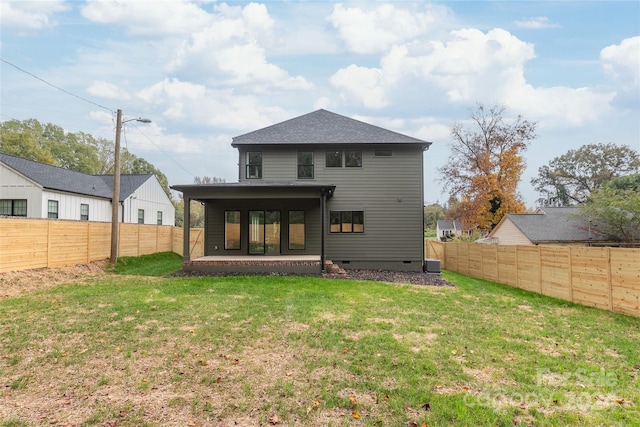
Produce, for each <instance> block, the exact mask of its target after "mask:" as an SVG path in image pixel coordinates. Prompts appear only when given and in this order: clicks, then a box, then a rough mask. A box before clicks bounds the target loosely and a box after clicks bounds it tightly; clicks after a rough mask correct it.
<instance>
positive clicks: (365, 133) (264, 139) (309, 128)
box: [231, 109, 431, 148]
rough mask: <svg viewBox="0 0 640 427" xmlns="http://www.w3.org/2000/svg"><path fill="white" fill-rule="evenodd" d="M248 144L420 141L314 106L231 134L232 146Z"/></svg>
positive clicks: (405, 142)
mask: <svg viewBox="0 0 640 427" xmlns="http://www.w3.org/2000/svg"><path fill="white" fill-rule="evenodd" d="M252 144H421V145H423V146H424V147H425V148H426V147H429V145H431V142H427V141H423V140H420V139H417V138H413V137H410V136H407V135H403V134H400V133H397V132H393V131H390V130H387V129H383V128H381V127H378V126H374V125H370V124H368V123H364V122H361V121H359V120H355V119H351V118H349V117H345V116H341V115H340V114H336V113H332V112H330V111H327V110H322V109H321V110H317V111H314V112H312V113H308V114H305V115H302V116H299V117H295V118H293V119H290V120H286V121H284V122H281V123H277V124H275V125H272V126H268V127H266V128H263V129H259V130H256V131H253V132H249V133H246V134H244V135H240V136H236V137H235V138H233V142H232V143H231V145H232V146H234V147H235V146H238V145H252Z"/></svg>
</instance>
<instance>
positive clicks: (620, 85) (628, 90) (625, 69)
mask: <svg viewBox="0 0 640 427" xmlns="http://www.w3.org/2000/svg"><path fill="white" fill-rule="evenodd" d="M600 60H601V61H602V66H603V68H604V71H605V73H606V74H607V75H608V76H609V77H610V78H611V79H612V81H613V82H614V83H615V84H616V86H617V88H616V92H617V95H616V100H615V101H614V102H615V103H616V104H617V105H620V106H623V107H628V108H640V36H638V37H631V38H628V39H624V40H622V42H621V43H620V44H617V45H611V46H607V47H605V48H604V49H602V50H601V51H600Z"/></svg>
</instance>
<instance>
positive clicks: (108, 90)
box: [87, 80, 131, 100]
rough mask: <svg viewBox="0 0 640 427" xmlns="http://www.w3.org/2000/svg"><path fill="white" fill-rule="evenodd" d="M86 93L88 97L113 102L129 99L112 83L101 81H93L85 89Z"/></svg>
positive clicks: (127, 94) (124, 92)
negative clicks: (111, 100) (97, 97)
mask: <svg viewBox="0 0 640 427" xmlns="http://www.w3.org/2000/svg"><path fill="white" fill-rule="evenodd" d="M87 93H88V94H89V95H93V96H99V97H101V98H106V99H113V100H127V99H130V98H131V96H129V93H127V91H125V90H122V89H121V88H119V87H118V86H116V85H114V84H112V83H108V82H105V81H102V80H96V81H93V82H92V83H91V85H90V86H89V87H88V88H87Z"/></svg>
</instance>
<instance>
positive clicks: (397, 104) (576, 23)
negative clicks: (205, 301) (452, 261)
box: [0, 0, 640, 207]
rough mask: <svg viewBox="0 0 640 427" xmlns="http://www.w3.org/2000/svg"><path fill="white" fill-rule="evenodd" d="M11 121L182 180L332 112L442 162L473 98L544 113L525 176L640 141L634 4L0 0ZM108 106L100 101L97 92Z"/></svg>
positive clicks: (224, 167) (438, 188)
mask: <svg viewBox="0 0 640 427" xmlns="http://www.w3.org/2000/svg"><path fill="white" fill-rule="evenodd" d="M0 7H1V8H2V9H1V10H0V17H1V18H0V19H1V38H0V55H1V57H2V59H3V60H5V61H8V62H9V63H11V64H14V65H16V66H18V67H20V68H22V69H24V70H27V71H29V72H30V73H33V74H35V75H37V76H38V77H40V78H42V79H44V80H46V81H47V82H49V83H51V84H53V85H55V86H58V87H60V88H63V89H65V90H67V91H69V92H72V93H74V94H76V95H78V96H79V97H82V98H85V99H86V100H88V101H91V103H90V102H86V101H84V100H81V99H78V98H77V97H72V96H70V95H68V94H66V93H64V92H61V91H59V90H56V89H54V88H52V87H51V86H49V85H47V84H45V83H43V82H42V81H39V80H37V79H35V78H33V77H31V76H29V75H27V74H25V73H24V72H21V71H19V70H18V69H16V68H15V67H13V66H11V65H9V64H7V63H5V62H0V73H1V75H0V83H1V89H0V120H9V119H18V120H24V119H28V118H35V119H38V120H39V121H41V122H44V123H54V124H56V125H59V126H62V127H63V128H64V129H66V130H69V131H72V132H79V131H82V132H85V133H90V134H92V135H94V136H97V137H104V138H108V139H113V137H114V127H115V126H114V121H115V111H116V110H117V109H122V110H123V112H124V116H125V119H130V118H135V117H140V116H142V117H146V118H149V119H151V120H152V123H151V124H149V125H141V124H138V123H136V122H130V123H127V124H126V126H125V141H124V142H123V143H124V144H126V146H127V148H128V149H129V150H130V151H131V152H133V153H134V154H136V155H137V156H139V157H143V158H145V159H146V160H148V161H150V162H151V163H153V164H154V165H155V166H156V167H158V168H159V169H160V170H161V171H163V172H164V173H165V174H166V175H167V177H168V178H169V183H170V185H174V184H189V183H192V182H193V177H194V176H216V177H220V178H225V179H226V180H227V182H233V181H236V180H237V173H238V169H237V152H236V150H234V149H232V148H231V146H230V143H231V138H232V137H234V136H237V135H241V134H244V133H246V132H250V131H253V130H256V129H259V128H261V127H264V126H268V125H270V124H274V123H277V122H280V121H283V120H286V119H289V118H292V117H295V116H298V115H301V114H305V113H308V112H311V111H314V110H316V109H318V108H325V109H328V110H330V111H333V112H336V113H339V114H343V115H346V116H349V117H353V118H357V119H360V120H363V121H366V122H369V123H371V124H375V125H378V126H382V127H385V128H388V129H391V130H394V131H397V132H401V133H405V134H407V135H410V136H414V137H417V138H421V139H424V140H427V141H432V142H433V145H432V147H431V149H430V150H429V151H427V152H426V153H425V154H424V159H425V178H424V179H425V201H426V202H435V201H439V202H441V203H443V202H445V201H446V200H447V195H446V194H444V193H443V192H442V185H441V184H440V183H439V182H438V181H437V178H438V173H437V170H436V169H437V168H438V167H440V166H442V165H443V164H444V163H445V162H446V161H447V158H448V156H449V151H450V150H449V144H450V142H451V139H450V137H449V130H450V129H451V126H452V125H453V124H454V123H457V122H460V123H465V122H466V120H467V118H468V116H469V113H470V111H471V110H472V109H474V107H475V105H476V103H478V102H480V103H483V104H485V105H487V106H491V105H496V104H497V105H504V106H505V107H506V108H507V117H508V118H512V117H515V116H516V115H518V114H521V115H522V116H524V117H525V118H526V119H528V120H531V121H536V122H538V131H537V134H538V137H537V139H536V140H534V141H533V142H532V144H531V146H530V148H529V150H528V151H527V152H526V153H525V158H526V162H527V169H526V171H525V173H524V175H523V178H522V180H521V182H520V185H519V191H520V193H521V195H522V196H523V198H524V200H525V202H526V204H527V205H528V206H530V207H533V206H534V204H535V200H536V199H537V197H538V194H536V192H535V191H534V190H533V188H532V186H531V184H530V183H529V181H530V179H531V178H532V177H533V176H536V175H537V170H538V168H539V167H540V166H542V165H545V164H547V163H548V162H549V161H550V160H551V159H553V158H554V157H556V156H559V155H561V154H564V153H566V152H567V151H568V150H570V149H575V148H578V147H580V146H581V145H584V144H590V143H601V142H602V143H604V142H614V143H617V144H626V145H629V146H631V147H632V148H634V149H636V150H640V2H637V1H624V2H615V1H606V2H596V1H575V2H573V1H562V2H559V1H554V2H538V1H509V2H507V1H503V2H483V1H474V2H470V1H456V2H423V1H416V2H413V1H394V2H384V1H375V2H374V1H367V2H348V1H346V2H330V1H266V2H214V1H206V0H202V1H151V0H149V1H143V0H134V1H128V0H121V1H103V0H95V1H88V2H85V1H66V2H65V1H56V0H50V1H6V0H1V1H0ZM96 104H97V105H96Z"/></svg>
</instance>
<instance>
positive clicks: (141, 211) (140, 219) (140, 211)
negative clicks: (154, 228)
mask: <svg viewBox="0 0 640 427" xmlns="http://www.w3.org/2000/svg"><path fill="white" fill-rule="evenodd" d="M138 224H144V209H138Z"/></svg>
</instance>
